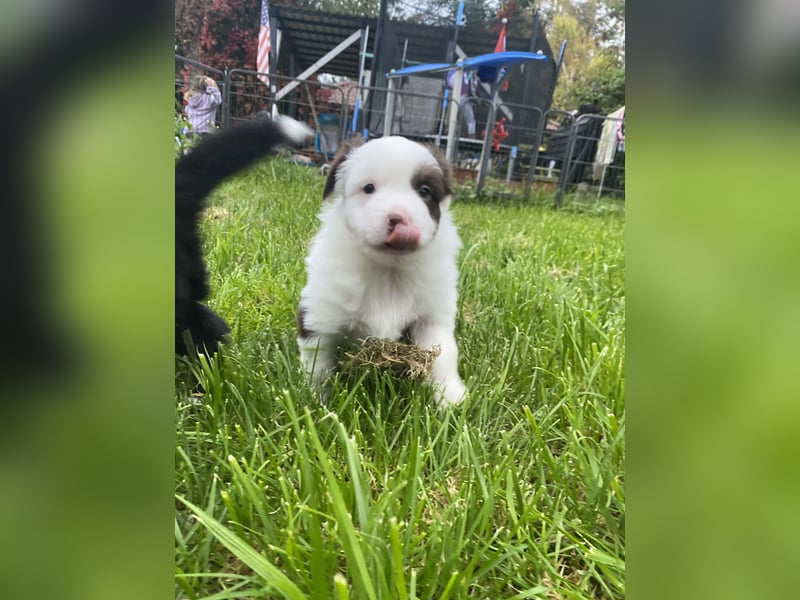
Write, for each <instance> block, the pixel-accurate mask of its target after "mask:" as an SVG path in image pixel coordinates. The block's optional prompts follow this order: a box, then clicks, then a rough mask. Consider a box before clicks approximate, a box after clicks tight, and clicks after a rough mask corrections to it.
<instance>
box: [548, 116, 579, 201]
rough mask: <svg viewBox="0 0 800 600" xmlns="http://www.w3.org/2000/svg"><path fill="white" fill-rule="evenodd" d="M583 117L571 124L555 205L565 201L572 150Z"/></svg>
mask: <svg viewBox="0 0 800 600" xmlns="http://www.w3.org/2000/svg"><path fill="white" fill-rule="evenodd" d="M580 119H581V117H578V118H577V119H575V121H574V122H573V123H572V125H571V126H570V131H569V142H567V151H566V152H565V154H564V161H563V162H562V164H561V173H559V177H558V189H557V190H556V197H555V201H554V207H555V208H560V207H561V205H562V204H563V203H564V190H565V189H566V187H567V179H569V169H570V167H571V166H572V152H573V150H574V148H575V138H577V137H578V122H579V121H580Z"/></svg>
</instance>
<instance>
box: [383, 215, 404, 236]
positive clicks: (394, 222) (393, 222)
mask: <svg viewBox="0 0 800 600" xmlns="http://www.w3.org/2000/svg"><path fill="white" fill-rule="evenodd" d="M386 221H387V222H388V224H389V233H391V232H392V231H394V228H395V227H397V226H398V225H406V224H407V223H408V221H407V220H406V218H405V217H404V216H403V215H398V214H395V213H392V214H390V215H389V216H388V217H387V218H386Z"/></svg>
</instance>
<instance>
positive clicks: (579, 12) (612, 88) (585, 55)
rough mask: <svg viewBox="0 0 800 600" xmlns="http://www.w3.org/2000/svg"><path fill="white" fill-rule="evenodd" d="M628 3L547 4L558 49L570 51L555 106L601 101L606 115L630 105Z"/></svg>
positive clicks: (557, 0)
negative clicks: (563, 44)
mask: <svg viewBox="0 0 800 600" xmlns="http://www.w3.org/2000/svg"><path fill="white" fill-rule="evenodd" d="M624 6H625V5H624V0H552V1H549V2H546V3H544V4H543V8H542V12H543V15H544V18H545V23H546V26H545V31H546V32H547V37H548V39H549V40H550V43H551V44H552V45H553V47H554V48H558V47H560V44H561V41H562V40H566V41H567V48H566V51H565V54H564V60H563V64H562V68H561V73H560V75H559V79H558V84H557V86H556V89H555V92H554V93H553V106H554V107H555V108H562V109H572V108H576V107H578V106H580V105H581V104H587V103H591V102H595V101H596V102H597V103H598V104H600V106H601V107H602V108H603V109H604V110H606V111H612V110H615V109H616V108H618V107H619V106H621V105H623V104H624V103H625V42H624V32H625V20H624Z"/></svg>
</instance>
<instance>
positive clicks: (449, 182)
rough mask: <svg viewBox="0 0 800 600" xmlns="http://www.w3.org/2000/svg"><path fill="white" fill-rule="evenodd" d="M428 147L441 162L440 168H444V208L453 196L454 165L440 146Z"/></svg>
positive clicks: (438, 161) (437, 160)
mask: <svg viewBox="0 0 800 600" xmlns="http://www.w3.org/2000/svg"><path fill="white" fill-rule="evenodd" d="M427 148H428V150H429V151H430V153H431V154H433V157H434V158H435V159H436V162H437V163H439V168H440V169H441V170H442V188H443V189H442V191H443V192H444V195H445V199H444V200H443V201H442V208H447V207H448V206H449V205H450V200H451V197H452V196H453V167H452V166H451V165H450V162H449V161H448V160H447V159H446V158H445V156H444V152H442V151H441V150H440V149H439V147H438V146H427Z"/></svg>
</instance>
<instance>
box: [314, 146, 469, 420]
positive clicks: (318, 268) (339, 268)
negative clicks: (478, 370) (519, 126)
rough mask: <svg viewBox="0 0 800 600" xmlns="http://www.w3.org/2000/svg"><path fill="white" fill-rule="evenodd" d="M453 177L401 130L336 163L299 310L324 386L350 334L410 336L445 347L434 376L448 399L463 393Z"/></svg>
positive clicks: (422, 344) (316, 379)
mask: <svg viewBox="0 0 800 600" xmlns="http://www.w3.org/2000/svg"><path fill="white" fill-rule="evenodd" d="M449 177H450V172H449V167H448V166H447V165H446V163H444V162H443V161H441V160H440V159H437V157H435V156H434V155H433V154H432V153H431V152H430V151H429V150H428V149H427V148H425V147H424V146H422V145H420V144H417V143H415V142H412V141H410V140H407V139H405V138H402V137H395V136H392V137H384V138H380V139H376V140H373V141H370V142H367V143H366V144H364V145H363V146H359V147H357V148H354V149H352V150H349V152H348V153H347V154H345V155H343V156H342V157H340V158H339V159H338V161H336V162H335V163H334V165H333V168H332V170H331V172H330V174H329V180H328V184H327V185H326V198H325V199H326V204H325V205H324V206H323V209H322V211H321V213H320V215H319V218H320V220H321V222H322V226H321V228H320V230H319V232H318V234H317V236H316V238H315V239H314V242H313V244H312V246H311V250H310V253H309V255H308V257H307V259H306V267H307V274H308V282H307V284H306V287H305V288H304V289H303V292H302V294H301V299H300V307H299V311H298V321H299V325H300V336H299V337H298V343H299V346H300V353H301V356H302V360H303V364H304V367H305V369H306V371H307V372H308V373H309V375H311V377H312V380H313V381H314V382H315V383H316V384H318V385H321V384H323V383H324V381H325V380H326V379H327V378H328V376H329V375H330V373H331V371H332V369H333V368H334V365H335V360H336V348H337V346H338V345H339V344H340V343H341V341H342V340H343V339H344V338H345V337H349V338H365V337H378V338H382V339H390V340H399V339H402V338H404V337H405V338H407V341H410V342H411V343H414V344H416V345H417V346H419V347H421V348H427V349H430V348H433V347H435V346H439V347H440V349H441V352H440V354H439V356H438V357H437V359H436V360H435V361H434V363H433V366H432V369H431V372H430V379H431V380H432V382H433V383H434V384H435V386H436V389H437V396H436V397H437V401H438V402H439V404H440V405H441V406H446V405H450V404H454V403H457V402H460V401H461V400H462V399H463V397H464V394H465V391H466V389H465V387H464V384H463V383H462V381H461V378H460V377H459V374H458V367H457V362H458V347H457V346H456V341H455V338H454V335H453V330H454V327H455V318H456V300H457V283H458V270H457V266H456V258H457V255H458V250H459V247H460V241H459V238H458V234H457V232H456V228H455V226H454V225H453V222H452V220H451V218H450V213H449V211H448V207H449V205H450V202H451V199H452V196H451V187H450V181H449Z"/></svg>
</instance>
